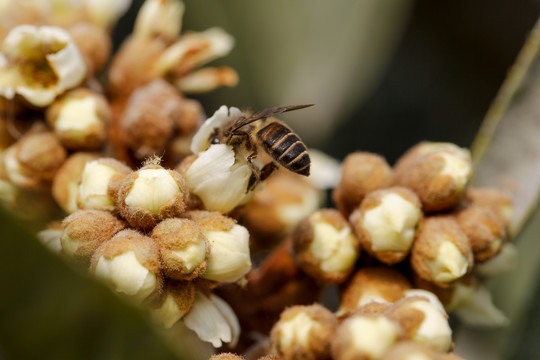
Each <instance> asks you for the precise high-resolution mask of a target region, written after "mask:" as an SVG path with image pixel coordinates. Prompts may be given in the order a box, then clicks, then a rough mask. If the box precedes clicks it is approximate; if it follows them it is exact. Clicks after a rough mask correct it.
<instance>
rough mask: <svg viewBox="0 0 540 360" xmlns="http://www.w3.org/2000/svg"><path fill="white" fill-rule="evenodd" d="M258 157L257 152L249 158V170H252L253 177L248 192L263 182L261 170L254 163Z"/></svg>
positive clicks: (250, 179)
mask: <svg viewBox="0 0 540 360" xmlns="http://www.w3.org/2000/svg"><path fill="white" fill-rule="evenodd" d="M256 157H257V153H256V152H254V153H252V154H251V155H249V156H248V157H247V162H248V165H249V168H250V169H251V177H250V178H249V182H248V186H247V189H246V192H248V191H251V190H253V189H255V187H256V186H257V185H258V184H259V182H260V181H261V169H259V168H258V167H257V165H255V164H254V163H253V159H255V158H256ZM263 170H264V167H263Z"/></svg>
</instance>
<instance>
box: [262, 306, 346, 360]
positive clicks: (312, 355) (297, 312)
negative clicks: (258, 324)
mask: <svg viewBox="0 0 540 360" xmlns="http://www.w3.org/2000/svg"><path fill="white" fill-rule="evenodd" d="M337 325H338V322H337V319H336V317H335V316H334V314H332V313H331V312H330V311H329V310H327V309H326V308H324V307H323V306H321V305H319V304H313V305H309V306H301V305H297V306H292V307H290V308H287V309H285V311H283V312H282V313H281V316H280V317H279V321H278V322H277V323H276V324H275V325H274V327H273V328H272V331H271V333H270V338H271V339H272V346H273V347H274V349H275V350H276V351H277V352H278V353H279V354H280V355H281V356H283V359H285V360H289V359H314V360H315V359H327V358H329V356H330V341H331V340H332V336H333V334H334V331H335V330H336V328H337Z"/></svg>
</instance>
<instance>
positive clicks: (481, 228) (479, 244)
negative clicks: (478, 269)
mask: <svg viewBox="0 0 540 360" xmlns="http://www.w3.org/2000/svg"><path fill="white" fill-rule="evenodd" d="M456 220H457V222H458V223H459V226H461V229H462V230H463V232H464V233H465V234H466V235H467V237H468V238H469V242H470V244H471V249H472V252H473V257H474V262H475V263H480V262H483V261H486V260H488V259H490V258H492V257H493V256H495V255H497V254H498V253H499V252H500V251H501V248H502V246H503V244H504V242H505V241H506V239H507V235H506V229H505V224H504V223H502V222H501V221H500V220H499V218H498V217H497V215H496V214H495V211H493V210H492V209H491V208H488V207H486V206H481V205H470V206H467V207H466V208H464V209H462V210H460V211H459V212H458V213H457V215H456Z"/></svg>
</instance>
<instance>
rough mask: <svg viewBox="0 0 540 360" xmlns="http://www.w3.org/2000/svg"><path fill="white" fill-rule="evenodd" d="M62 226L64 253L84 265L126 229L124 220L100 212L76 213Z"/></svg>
mask: <svg viewBox="0 0 540 360" xmlns="http://www.w3.org/2000/svg"><path fill="white" fill-rule="evenodd" d="M62 226H63V228H64V232H63V234H62V237H61V242H62V252H63V253H64V254H66V255H67V256H69V257H71V258H73V259H75V260H77V261H80V262H83V263H87V262H89V261H90V258H91V257H92V255H93V254H94V252H95V251H96V249H97V248H98V247H99V246H100V245H101V244H102V243H104V242H105V241H108V240H110V239H112V237H113V236H114V235H116V233H118V232H119V231H121V230H123V229H124V228H126V224H125V223H124V222H123V221H122V220H119V219H117V218H116V217H115V216H113V215H112V214H111V213H109V212H107V211H99V210H79V211H76V212H74V213H73V214H71V215H70V216H68V217H67V218H65V219H64V220H63V221H62Z"/></svg>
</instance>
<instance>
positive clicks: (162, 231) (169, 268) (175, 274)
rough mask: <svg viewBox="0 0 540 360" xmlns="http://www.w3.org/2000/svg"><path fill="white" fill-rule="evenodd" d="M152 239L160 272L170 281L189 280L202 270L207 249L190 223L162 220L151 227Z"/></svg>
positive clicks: (208, 250) (206, 245)
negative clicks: (158, 258) (159, 262)
mask: <svg viewBox="0 0 540 360" xmlns="http://www.w3.org/2000/svg"><path fill="white" fill-rule="evenodd" d="M152 238H153V239H154V240H155V241H156V242H157V243H158V245H159V250H160V253H161V259H162V262H163V272H164V273H165V274H166V275H167V276H169V277H170V278H172V279H176V280H192V279H195V278H197V277H199V276H200V275H202V274H203V273H204V272H205V271H206V259H207V258H208V255H209V253H210V246H209V244H208V240H207V239H206V237H205V236H204V234H203V233H202V231H201V229H200V228H199V226H198V225H197V224H196V223H195V222H194V221H192V220H188V219H179V218H172V219H165V220H163V221H161V222H160V223H159V224H157V225H156V227H154V229H153V230H152Z"/></svg>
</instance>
